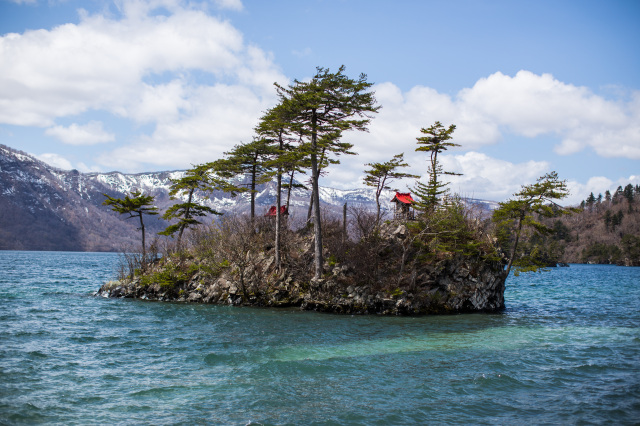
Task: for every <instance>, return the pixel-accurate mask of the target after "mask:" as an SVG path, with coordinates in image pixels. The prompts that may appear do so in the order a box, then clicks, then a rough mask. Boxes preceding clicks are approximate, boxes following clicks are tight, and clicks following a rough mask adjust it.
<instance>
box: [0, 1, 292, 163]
mask: <svg viewBox="0 0 640 426" xmlns="http://www.w3.org/2000/svg"><path fill="white" fill-rule="evenodd" d="M185 4H186V2H183V1H180V0H146V1H143V0H128V1H119V2H117V5H118V7H119V9H120V11H121V13H122V18H119V19H115V18H111V17H110V16H108V15H101V14H96V15H91V16H89V15H88V14H86V12H83V13H82V14H81V19H80V23H78V24H77V25H76V24H66V25H62V26H59V27H56V28H53V29H52V30H50V31H48V30H38V31H26V32H25V33H24V34H7V35H5V36H3V37H0V123H7V124H14V125H22V126H40V127H51V128H50V129H48V130H47V131H46V133H47V134H49V135H53V136H56V137H58V138H60V139H61V140H63V141H65V142H67V143H89V142H94V143H96V142H98V141H105V140H106V139H107V134H106V132H99V131H95V130H97V129H96V128H95V127H93V128H92V127H88V125H87V126H78V125H72V126H70V127H68V128H64V127H61V126H55V121H56V119H57V118H61V117H70V116H77V115H79V114H82V113H85V112H88V111H91V112H92V113H97V112H99V113H105V112H106V113H110V114H114V115H116V116H118V117H121V118H124V119H130V120H133V121H135V122H137V123H140V124H151V125H152V126H153V127H152V129H153V128H155V129H154V130H152V131H151V133H150V134H139V135H137V136H136V135H133V136H130V137H128V138H127V139H128V141H127V142H120V144H121V145H122V144H123V143H129V145H126V146H121V147H120V148H117V149H115V150H114V151H113V152H111V153H106V154H105V155H103V156H102V157H101V158H100V162H101V164H102V165H103V166H108V167H113V166H115V165H118V164H129V165H130V167H136V166H137V167H149V166H148V165H147V166H145V165H143V164H145V163H146V164H153V165H156V166H159V165H165V164H166V165H167V166H169V167H175V168H177V167H188V166H189V165H190V164H192V163H197V162H202V161H203V160H210V159H211V158H207V159H204V158H203V157H202V154H203V153H211V154H216V155H220V154H221V153H222V152H223V151H224V150H226V149H228V148H230V147H231V146H233V144H236V143H239V142H240V141H241V140H247V139H248V138H250V133H251V131H252V129H253V127H254V126H255V124H256V122H257V120H258V118H259V117H260V115H261V113H262V112H263V111H264V110H265V109H266V108H268V107H269V106H271V105H272V104H273V103H274V102H275V99H276V96H275V91H274V89H273V82H274V81H278V82H280V83H284V84H286V82H287V79H286V78H285V77H284V76H283V75H282V73H281V72H280V70H279V68H278V67H277V66H276V65H275V64H274V61H273V57H272V56H271V55H270V54H269V53H266V52H264V51H262V50H261V49H259V48H258V47H256V46H251V45H246V44H245V43H244V42H243V38H242V34H241V33H240V32H238V31H237V30H236V29H235V28H234V27H233V26H232V25H231V24H230V23H229V22H227V21H223V20H221V19H218V18H216V17H213V16H209V15H207V14H206V13H205V11H204V10H199V9H197V7H200V6H202V5H198V4H196V6H193V5H192V4H191V3H189V4H188V5H187V6H185ZM216 6H217V7H221V8H228V9H234V10H240V9H242V3H241V2H240V1H236V0H230V1H228V0H222V1H217V2H216ZM156 10H160V11H161V12H163V13H160V14H157V13H155V11H156ZM52 126H53V127H52ZM147 128H148V127H147ZM92 130H93V131H92ZM145 130H146V129H145ZM91 136H93V138H91ZM111 139H112V138H111ZM129 141H131V142H129ZM119 156H125V157H119ZM123 171H139V169H138V170H135V169H133V168H128V169H126V170H123Z"/></svg>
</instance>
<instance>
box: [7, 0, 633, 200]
mask: <svg viewBox="0 0 640 426" xmlns="http://www.w3.org/2000/svg"><path fill="white" fill-rule="evenodd" d="M341 65H345V67H346V72H345V73H346V74H347V75H348V76H350V77H352V78H356V77H358V76H359V75H360V74H361V73H365V74H367V79H368V81H369V82H372V83H374V86H373V87H372V90H373V91H375V96H376V100H377V103H378V105H381V107H382V108H381V109H380V111H379V113H377V114H376V115H375V117H374V118H373V119H372V121H371V123H370V125H369V129H368V132H349V133H346V134H345V135H344V136H343V141H345V142H350V143H352V144H353V145H354V148H353V150H354V151H355V152H357V153H358V155H356V156H343V157H341V164H340V165H337V166H334V167H332V168H331V169H330V170H329V173H328V174H327V176H325V177H324V178H323V181H322V182H321V184H323V185H325V186H330V187H334V188H340V189H350V188H357V187H361V186H362V179H363V176H364V170H365V168H366V167H365V165H366V164H368V163H372V162H385V161H388V160H390V159H391V158H392V157H393V156H394V155H395V154H399V153H404V154H405V160H407V162H408V163H409V164H410V168H408V169H406V171H407V172H410V173H413V174H418V175H422V176H425V177H426V173H427V155H426V154H425V153H422V152H415V148H416V147H417V145H416V138H417V137H420V136H421V135H422V134H421V133H420V129H421V128H427V127H429V126H431V125H432V124H434V123H435V122H436V121H440V122H441V123H442V124H443V125H445V126H449V125H450V124H455V125H456V130H455V132H454V134H453V140H452V141H453V142H455V143H458V144H460V145H461V146H460V147H457V148H454V149H450V150H448V151H447V152H446V153H444V154H442V155H440V156H439V158H441V159H442V165H443V168H444V170H447V171H453V172H457V173H461V174H462V176H457V177H453V178H451V184H450V188H451V190H452V191H453V192H456V193H459V194H461V195H463V196H468V197H474V198H481V199H487V200H494V201H503V200H505V199H507V198H509V197H510V196H511V195H512V194H513V193H515V192H517V191H518V190H519V188H520V187H521V185H524V184H530V183H533V182H535V180H536V179H537V178H538V177H540V176H542V175H544V174H546V173H548V172H551V171H556V172H557V173H558V175H559V177H560V178H561V179H564V180H566V181H567V183H568V186H569V188H570V190H571V196H570V197H569V198H568V199H567V200H566V201H565V204H577V203H579V202H580V201H581V200H583V199H585V198H586V197H587V195H588V194H589V192H591V191H593V192H594V193H595V194H596V196H597V194H598V193H604V191H605V190H607V189H610V190H615V188H617V187H618V186H619V185H622V186H624V185H626V184H627V183H632V184H634V185H635V184H640V1H636V0H606V1H605V0H600V1H593V0H551V1H549V0H536V1H512V0H504V1H502V0H448V1H444V0H443V1H430V0H423V1H420V0H413V1H411V0H395V1H386V0H385V1H383V0H306V1H299V0H272V1H263V0H210V1H203V0H190V1H184V0H117V1H106V0H82V1H79V0H0V143H2V144H5V145H7V146H10V147H12V148H15V149H19V150H22V151H25V152H28V153H30V154H33V155H35V156H36V157H38V158H40V159H41V160H43V161H45V162H47V163H49V164H51V165H54V166H56V167H59V168H62V169H77V170H80V171H83V172H106V171H113V170H118V171H122V172H128V173H138V172H148V171H161V170H180V169H186V168H189V167H191V166H192V165H195V164H201V163H204V162H208V161H213V160H215V159H218V158H221V157H222V155H223V153H224V152H225V151H229V150H230V149H232V148H233V146H234V145H236V144H239V143H243V142H249V141H251V139H252V137H253V136H254V131H253V129H254V127H255V126H256V124H257V123H258V120H259V118H260V117H261V115H262V114H263V112H264V111H266V110H267V109H268V108H270V107H273V106H274V105H275V104H276V102H277V99H276V92H275V89H274V86H273V83H274V82H278V83H280V84H283V85H286V84H290V83H292V82H293V80H294V79H298V80H304V79H308V78H310V77H311V76H313V74H314V73H315V71H316V67H318V66H320V67H325V68H329V69H330V70H332V71H335V70H337V69H338V68H339V67H340V66H341ZM412 184H413V183H412V182H411V181H401V182H393V183H392V186H394V187H395V188H397V189H400V190H402V191H405V190H407V188H410V187H411V185H412Z"/></svg>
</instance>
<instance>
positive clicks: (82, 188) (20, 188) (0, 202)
mask: <svg viewBox="0 0 640 426" xmlns="http://www.w3.org/2000/svg"><path fill="white" fill-rule="evenodd" d="M184 173H185V172H184V171H166V172H153V173H135V174H125V173H120V172H109V173H81V172H79V171H77V170H61V169H58V168H55V167H53V166H50V165H49V164H47V163H45V162H43V161H40V160H38V159H37V158H35V157H34V156H32V155H30V154H27V153H25V152H22V151H18V150H15V149H13V148H10V147H8V146H5V145H1V144H0V250H64V251H119V250H123V249H124V248H125V247H128V246H132V245H134V244H136V243H137V242H138V241H139V231H138V230H137V225H138V223H136V222H135V219H131V220H126V219H125V217H126V216H121V215H119V214H117V213H115V212H113V211H111V209H110V207H108V206H103V205H102V203H103V201H104V200H105V197H104V194H108V195H110V196H112V197H116V198H123V197H124V196H125V195H127V194H129V193H130V192H131V191H133V190H140V191H142V192H143V193H145V194H149V195H153V196H154V197H155V204H156V206H157V207H158V209H159V210H160V211H161V212H162V211H164V210H166V208H167V207H169V206H170V205H171V204H172V203H174V202H175V201H174V200H171V199H170V197H169V191H170V187H171V184H172V179H178V178H180V177H182V176H184ZM244 180H246V179H245V177H244V176H238V177H236V178H235V179H234V183H236V184H239V183H243V181H244ZM275 188H276V187H275V182H268V183H266V184H262V185H258V187H257V194H256V214H257V215H262V214H264V213H266V211H267V210H268V209H269V207H270V206H272V205H274V204H275V200H276V191H275ZM392 197H393V192H392V191H385V192H384V194H383V195H382V197H381V198H382V208H383V210H386V211H392V210H393V205H392V204H391V202H390V200H391V198H392ZM309 198H310V192H309V191H308V190H306V189H302V188H297V189H294V190H293V191H292V194H291V202H290V213H291V216H290V222H292V223H296V221H297V222H300V224H301V223H303V222H304V220H305V219H306V214H307V209H308V205H309ZM320 200H321V201H320V202H321V205H322V207H323V211H324V212H325V214H328V215H332V214H333V215H341V214H342V208H343V205H344V204H345V203H347V205H348V206H350V207H360V208H364V209H367V210H371V211H374V210H375V192H374V190H373V188H359V189H352V190H339V189H334V188H327V187H321V188H320ZM196 201H197V202H200V203H202V204H204V205H207V206H209V207H211V208H213V209H214V210H217V211H219V212H221V213H225V214H230V213H236V214H246V213H247V212H248V210H249V206H250V195H249V194H248V193H243V194H240V195H237V196H235V197H232V196H231V195H230V194H227V193H224V192H221V191H214V192H213V193H211V194H208V196H207V197H206V198H205V197H201V198H200V199H197V200H196ZM470 201H471V202H472V203H474V204H476V205H479V206H480V207H481V208H483V209H485V210H491V209H492V208H493V207H495V203H492V202H487V201H481V200H470ZM167 225H168V223H167V222H166V221H164V220H163V219H162V218H161V217H160V215H159V216H147V217H146V218H145V227H146V228H147V231H148V233H149V235H151V234H155V233H157V232H159V231H161V230H163V229H164V228H165V227H166V226H167Z"/></svg>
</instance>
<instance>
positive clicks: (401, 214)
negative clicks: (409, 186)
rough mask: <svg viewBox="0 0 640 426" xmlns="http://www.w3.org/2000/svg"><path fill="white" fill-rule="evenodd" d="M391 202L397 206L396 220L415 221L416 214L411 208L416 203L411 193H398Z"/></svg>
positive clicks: (394, 215) (394, 214) (394, 216)
mask: <svg viewBox="0 0 640 426" xmlns="http://www.w3.org/2000/svg"><path fill="white" fill-rule="evenodd" d="M391 202H392V203H394V204H395V211H394V213H393V218H394V219H404V220H410V219H413V217H414V212H413V209H412V207H411V206H412V205H413V203H415V201H414V200H413V198H412V197H411V193H410V192H396V195H394V196H393V199H392V200H391Z"/></svg>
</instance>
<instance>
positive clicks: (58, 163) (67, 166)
mask: <svg viewBox="0 0 640 426" xmlns="http://www.w3.org/2000/svg"><path fill="white" fill-rule="evenodd" d="M35 157H36V158H37V159H38V160H40V161H44V162H45V163H47V164H49V165H50V166H53V167H57V168H58V169H62V170H71V169H73V166H72V165H71V162H70V161H69V160H67V159H66V158H64V157H62V156H61V155H58V154H53V153H45V154H40V155H36V156H35Z"/></svg>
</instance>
